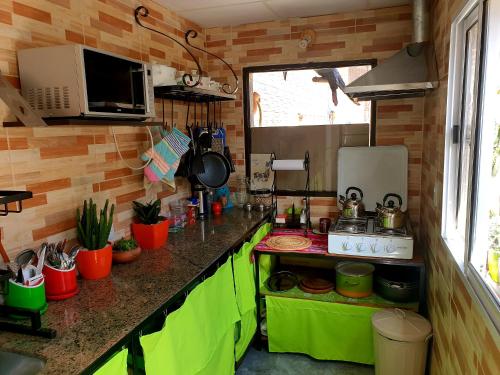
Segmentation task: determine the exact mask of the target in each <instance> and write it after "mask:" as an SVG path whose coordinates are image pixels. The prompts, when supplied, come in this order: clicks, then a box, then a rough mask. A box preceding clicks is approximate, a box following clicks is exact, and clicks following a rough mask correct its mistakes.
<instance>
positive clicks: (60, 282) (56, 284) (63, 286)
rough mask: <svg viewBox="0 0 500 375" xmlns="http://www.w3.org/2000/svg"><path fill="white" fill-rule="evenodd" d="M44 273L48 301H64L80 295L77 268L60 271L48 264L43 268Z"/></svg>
mask: <svg viewBox="0 0 500 375" xmlns="http://www.w3.org/2000/svg"><path fill="white" fill-rule="evenodd" d="M42 273H43V276H44V278H45V294H46V296H47V299H48V300H52V301H55V300H62V299H66V298H70V297H73V296H74V295H75V294H77V293H78V285H77V283H76V268H75V267H73V268H72V269H70V270H58V269H56V268H54V267H51V266H49V265H48V264H46V265H44V266H43V271H42Z"/></svg>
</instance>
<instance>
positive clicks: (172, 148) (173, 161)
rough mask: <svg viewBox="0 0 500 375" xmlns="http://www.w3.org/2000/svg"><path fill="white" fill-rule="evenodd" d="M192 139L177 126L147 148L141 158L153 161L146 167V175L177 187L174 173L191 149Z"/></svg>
mask: <svg viewBox="0 0 500 375" xmlns="http://www.w3.org/2000/svg"><path fill="white" fill-rule="evenodd" d="M189 142H190V139H189V137H188V136H186V135H185V134H183V133H182V132H181V131H180V130H178V129H177V128H174V129H173V130H172V132H171V133H167V134H165V136H164V137H163V138H162V140H161V141H160V142H159V143H158V144H156V145H155V146H154V148H150V149H149V150H147V151H146V152H145V153H144V154H143V155H142V156H141V159H142V160H144V161H147V160H149V159H150V158H151V163H150V164H149V165H148V166H147V167H146V168H145V169H144V175H145V176H146V177H147V178H148V179H149V180H150V181H152V182H157V181H160V180H163V181H164V182H166V183H167V184H169V185H170V186H172V187H174V188H175V183H174V175H175V172H176V171H177V168H178V167H179V160H180V158H181V156H182V155H184V154H185V153H186V152H187V151H188V149H189Z"/></svg>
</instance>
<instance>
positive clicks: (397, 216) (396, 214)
mask: <svg viewBox="0 0 500 375" xmlns="http://www.w3.org/2000/svg"><path fill="white" fill-rule="evenodd" d="M391 197H393V198H397V199H398V202H399V206H395V204H394V200H393V199H389V198H391ZM388 199H389V200H388ZM402 205H403V199H402V198H401V196H400V195H398V194H394V193H388V194H386V195H385V196H384V199H383V201H382V204H380V203H377V214H378V218H379V223H380V226H381V227H382V228H385V229H396V228H401V227H402V226H403V225H404V222H405V214H404V212H403V211H401V207H402Z"/></svg>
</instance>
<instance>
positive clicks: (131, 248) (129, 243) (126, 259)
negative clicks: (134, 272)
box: [113, 238, 141, 263]
mask: <svg viewBox="0 0 500 375" xmlns="http://www.w3.org/2000/svg"><path fill="white" fill-rule="evenodd" d="M139 255H141V248H140V247H139V245H138V244H137V241H136V240H134V239H133V238H130V239H128V240H126V239H125V238H122V239H120V240H118V241H115V243H114V244H113V263H130V262H133V261H134V260H136V259H137V258H139Z"/></svg>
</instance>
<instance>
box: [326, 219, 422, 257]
mask: <svg viewBox="0 0 500 375" xmlns="http://www.w3.org/2000/svg"><path fill="white" fill-rule="evenodd" d="M328 252H329V253H332V254H340V255H355V256H365V257H378V258H395V259H412V258H413V232H412V230H411V226H410V224H409V220H406V225H405V226H403V227H402V228H398V229H386V228H382V227H380V225H379V224H378V219H377V217H375V216H366V217H362V218H357V219H352V218H345V217H342V216H341V217H339V218H338V219H337V221H336V222H335V223H333V224H332V226H331V227H330V230H329V232H328Z"/></svg>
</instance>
